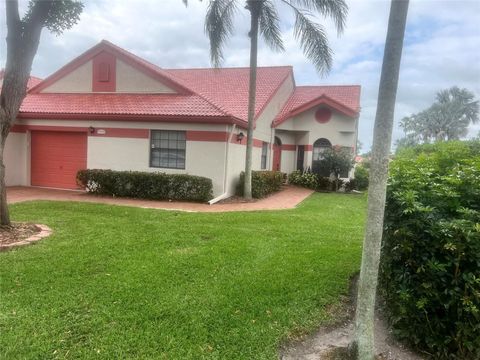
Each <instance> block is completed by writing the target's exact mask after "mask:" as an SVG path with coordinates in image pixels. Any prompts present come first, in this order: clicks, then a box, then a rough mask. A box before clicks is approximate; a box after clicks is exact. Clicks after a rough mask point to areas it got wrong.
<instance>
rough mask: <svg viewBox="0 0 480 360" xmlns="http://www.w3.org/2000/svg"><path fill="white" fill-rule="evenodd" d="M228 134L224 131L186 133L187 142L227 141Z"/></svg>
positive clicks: (190, 131)
mask: <svg viewBox="0 0 480 360" xmlns="http://www.w3.org/2000/svg"><path fill="white" fill-rule="evenodd" d="M228 136H229V133H227V132H224V131H195V130H188V131H187V141H219V142H225V141H228Z"/></svg>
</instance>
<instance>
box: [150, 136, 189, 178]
mask: <svg viewBox="0 0 480 360" xmlns="http://www.w3.org/2000/svg"><path fill="white" fill-rule="evenodd" d="M150 136H151V139H150V167H158V168H169V169H185V149H186V138H185V131H171V130H152V131H151V135H150Z"/></svg>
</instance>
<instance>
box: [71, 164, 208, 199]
mask: <svg viewBox="0 0 480 360" xmlns="http://www.w3.org/2000/svg"><path fill="white" fill-rule="evenodd" d="M77 182H78V183H79V184H80V185H81V186H83V187H85V188H86V189H87V191H88V192H90V193H93V194H98V195H110V196H118V197H131V198H139V199H151V200H184V201H200V202H204V201H208V200H210V199H211V198H212V197H213V194H212V188H213V185H212V180H211V179H208V178H205V177H200V176H192V175H185V174H165V173H159V172H154V173H149V172H138V171H113V170H101V169H89V170H80V171H79V172H78V173H77Z"/></svg>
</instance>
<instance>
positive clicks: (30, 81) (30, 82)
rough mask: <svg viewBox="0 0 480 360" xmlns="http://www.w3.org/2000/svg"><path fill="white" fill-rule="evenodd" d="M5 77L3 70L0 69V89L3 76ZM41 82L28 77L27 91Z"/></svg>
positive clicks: (34, 77)
mask: <svg viewBox="0 0 480 360" xmlns="http://www.w3.org/2000/svg"><path fill="white" fill-rule="evenodd" d="M4 75H5V69H0V89H1V88H2V83H3V76H4ZM42 81H43V80H42V79H40V78H38V77H36V76H30V78H29V79H28V82H27V90H29V89H31V88H32V87H34V86H36V85H37V84H39V83H40V82H42Z"/></svg>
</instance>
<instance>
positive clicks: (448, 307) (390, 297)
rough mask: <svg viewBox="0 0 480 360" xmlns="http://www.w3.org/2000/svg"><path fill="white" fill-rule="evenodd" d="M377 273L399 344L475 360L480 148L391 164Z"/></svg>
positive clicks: (446, 147)
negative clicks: (380, 275)
mask: <svg viewBox="0 0 480 360" xmlns="http://www.w3.org/2000/svg"><path fill="white" fill-rule="evenodd" d="M381 269H382V281H381V286H382V289H383V294H384V297H385V299H386V302H387V306H388V309H389V313H390V319H391V321H392V324H393V327H394V329H395V330H396V333H397V335H398V336H399V337H400V338H403V339H405V340H408V341H409V342H410V343H412V344H414V345H415V346H417V347H418V348H419V349H421V350H424V351H426V352H428V353H430V354H432V356H433V357H435V358H438V359H451V358H456V359H478V358H479V357H480V337H479V336H478V334H479V333H480V142H478V141H476V142H474V141H472V142H459V141H456V142H444V143H437V144H434V145H424V146H419V147H416V148H410V149H405V150H404V151H402V152H401V153H400V154H399V155H398V157H397V158H396V159H395V160H394V161H393V162H392V164H391V170H390V178H389V187H388V192H387V206H386V213H385V230H384V245H383V255H382V265H381ZM412 329H415V331H412Z"/></svg>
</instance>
